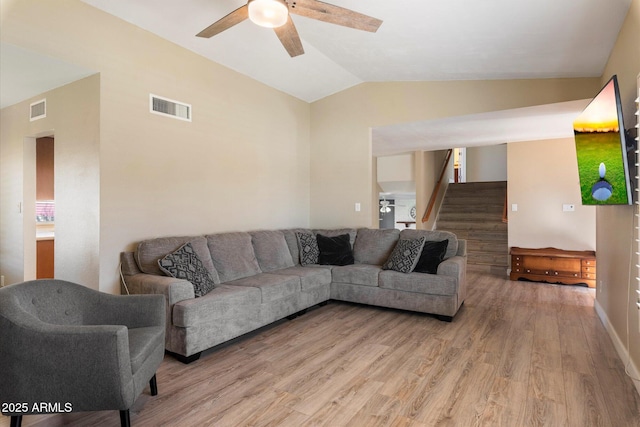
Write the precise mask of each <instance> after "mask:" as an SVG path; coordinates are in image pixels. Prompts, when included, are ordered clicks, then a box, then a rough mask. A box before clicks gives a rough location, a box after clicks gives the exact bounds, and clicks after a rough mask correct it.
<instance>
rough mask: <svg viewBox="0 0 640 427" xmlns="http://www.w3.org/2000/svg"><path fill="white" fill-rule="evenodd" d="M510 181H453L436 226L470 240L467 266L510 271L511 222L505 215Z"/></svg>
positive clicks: (472, 269) (486, 269)
mask: <svg viewBox="0 0 640 427" xmlns="http://www.w3.org/2000/svg"><path fill="white" fill-rule="evenodd" d="M506 194H507V183H506V182H505V181H499V182H468V183H464V184H449V186H448V188H447V193H446V194H445V196H444V200H443V202H442V206H441V207H440V211H439V212H438V218H437V219H436V225H435V229H436V230H445V231H451V232H453V233H455V234H456V235H457V236H458V238H460V239H466V240H467V254H468V256H467V269H468V270H471V271H483V272H488V273H493V274H497V275H501V276H506V274H507V265H508V264H507V262H508V256H509V254H508V247H507V246H508V243H507V224H506V223H505V222H502V215H503V209H504V203H505V197H506Z"/></svg>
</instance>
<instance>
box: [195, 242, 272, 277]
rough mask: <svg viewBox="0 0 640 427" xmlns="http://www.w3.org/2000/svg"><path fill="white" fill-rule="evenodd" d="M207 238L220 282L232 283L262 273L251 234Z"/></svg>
mask: <svg viewBox="0 0 640 427" xmlns="http://www.w3.org/2000/svg"><path fill="white" fill-rule="evenodd" d="M206 237H207V245H208V246H209V252H211V259H212V260H213V265H214V266H215V268H216V270H217V271H218V275H219V276H220V282H222V283H225V282H230V281H231V280H236V279H242V278H243V277H249V276H253V275H255V274H259V273H261V272H262V271H261V270H260V266H259V265H258V260H257V259H256V255H255V253H254V251H253V245H252V244H251V235H250V234H249V233H221V234H210V235H208V236H206Z"/></svg>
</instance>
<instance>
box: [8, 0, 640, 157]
mask: <svg viewBox="0 0 640 427" xmlns="http://www.w3.org/2000/svg"><path fill="white" fill-rule="evenodd" d="M83 1H84V2H85V3H87V4H90V5H93V6H95V7H98V8H100V9H102V10H104V11H106V12H108V13H111V14H113V15H115V16H117V17H119V18H122V19H124V20H126V21H128V22H130V23H132V24H134V25H136V26H138V27H141V28H144V29H146V30H148V31H150V32H152V33H155V34H157V35H159V36H160V37H163V38H165V39H168V40H170V41H171V42H174V43H176V44H178V45H181V46H183V47H185V48H187V49H189V50H192V51H194V52H196V53H198V54H200V55H203V56H205V57H207V58H209V59H211V60H212V61H215V62H217V63H220V64H223V65H226V66H227V67H229V68H232V69H234V70H236V71H238V72H240V73H242V74H245V75H247V76H250V77H252V78H254V79H256V80H258V81H261V82H263V83H265V84H267V85H269V86H271V87H274V88H276V89H279V90H281V91H283V92H286V93H288V94H291V95H293V96H295V97H297V98H300V99H302V100H305V101H308V102H312V101H315V100H318V99H321V98H323V97H325V96H328V95H330V94H333V93H336V92H339V91H341V90H344V89H347V88H349V87H351V86H354V85H357V84H359V83H362V82H369V81H422V80H473V79H517V78H551V77H598V76H600V75H601V74H602V72H603V69H604V66H605V64H606V62H607V60H608V57H609V54H610V52H611V49H612V47H613V45H614V43H615V40H616V38H617V35H618V32H619V31H620V28H621V26H622V23H623V21H624V18H625V16H626V13H627V10H628V8H629V6H630V4H631V0H537V1H514V0H480V1H477V0H476V1H471V0H457V1H451V0H445V1H442V0H440V1H435V0H404V1H393V0H384V1H383V0H367V1H365V0H329V2H330V3H332V4H335V5H338V6H342V7H346V8H349V9H353V10H356V11H358V12H361V13H365V14H367V15H370V16H374V17H376V18H380V19H382V20H383V21H384V22H383V24H382V26H381V27H380V29H379V30H378V32H377V33H367V32H363V31H357V30H353V29H349V28H343V27H340V26H336V25H332V24H328V23H324V22H319V21H314V20H311V19H308V18H304V17H301V16H297V15H296V16H293V20H294V22H295V25H296V26H297V29H298V33H299V34H300V38H301V39H302V43H303V46H304V49H305V54H304V55H301V56H298V57H296V58H291V57H289V55H288V54H287V53H286V51H285V50H284V48H283V47H282V45H281V44H280V42H279V41H278V39H277V37H276V35H275V34H274V33H273V31H272V30H269V29H265V28H261V27H258V26H256V25H254V24H252V23H251V22H249V21H245V22H242V23H241V24H238V25H237V26H235V27H232V28H230V29H228V30H226V31H225V32H223V33H221V34H219V35H217V36H214V37H213V38H211V39H201V38H198V37H195V34H196V33H198V32H199V31H200V30H202V29H204V28H205V27H206V26H208V25H209V24H211V23H212V22H214V21H216V20H217V19H220V18H221V17H223V16H224V15H226V14H227V13H229V12H231V11H233V10H235V9H236V8H238V7H240V6H242V5H243V4H244V3H245V0H225V1H220V0H181V1H175V0H136V1H130V0H83ZM0 53H1V55H0V108H3V107H5V106H8V105H12V104H15V103H17V102H20V101H23V100H25V99H28V98H30V97H33V96H36V95H38V94H40V93H43V92H45V91H47V90H50V89H53V88H55V87H59V86H62V85H64V84H67V83H70V82H72V81H74V80H77V79H80V78H83V77H86V76H88V75H90V74H93V73H94V72H96V71H92V70H87V69H85V68H83V67H78V66H76V65H74V64H69V63H66V62H64V61H61V60H59V59H57V58H52V57H48V56H44V55H41V54H38V53H35V52H31V51H28V50H25V49H23V48H21V47H18V46H13V45H8V44H6V43H0ZM43 69H44V70H47V73H42V72H40V70H43ZM586 102H587V101H586V100H582V101H575V102H568V103H560V104H552V105H546V106H537V107H529V108H521V109H515V110H509V111H498V112H493V113H486V114H477V115H471V116H461V117H451V118H446V119H440V120H431V121H426V122H418V123H405V124H399V125H394V126H387V127H383V128H376V129H374V130H373V138H374V147H373V151H374V154H375V155H385V154H395V153H399V152H407V151H413V150H416V149H423V150H424V149H428V150H433V149H440V148H450V147H453V146H466V147H470V146H475V145H489V144H499V143H504V142H515V141H522V140H536V139H546V138H557V137H563V136H570V135H572V129H571V128H570V124H571V123H572V121H573V119H574V118H575V117H576V116H577V115H578V114H579V112H580V111H581V110H582V109H583V108H584V106H585V105H586Z"/></svg>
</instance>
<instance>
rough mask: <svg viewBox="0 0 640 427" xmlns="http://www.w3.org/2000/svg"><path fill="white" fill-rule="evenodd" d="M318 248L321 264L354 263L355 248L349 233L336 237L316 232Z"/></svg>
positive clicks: (319, 262)
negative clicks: (352, 246)
mask: <svg viewBox="0 0 640 427" xmlns="http://www.w3.org/2000/svg"><path fill="white" fill-rule="evenodd" d="M316 240H317V242H318V249H319V251H320V254H319V256H318V264H321V265H350V264H353V262H354V260H353V250H352V249H351V243H350V242H349V235H348V234H341V235H339V236H335V237H328V236H323V235H322V234H316Z"/></svg>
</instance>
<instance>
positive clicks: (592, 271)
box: [582, 265, 596, 275]
mask: <svg viewBox="0 0 640 427" xmlns="http://www.w3.org/2000/svg"><path fill="white" fill-rule="evenodd" d="M582 274H583V275H585V274H596V268H595V267H585V266H584V265H583V266H582Z"/></svg>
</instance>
